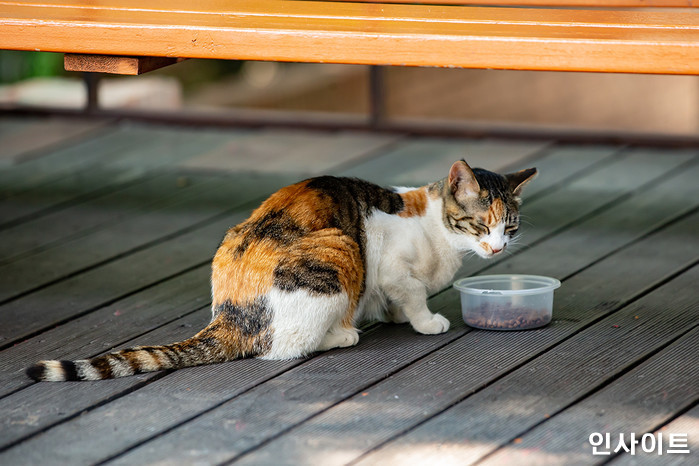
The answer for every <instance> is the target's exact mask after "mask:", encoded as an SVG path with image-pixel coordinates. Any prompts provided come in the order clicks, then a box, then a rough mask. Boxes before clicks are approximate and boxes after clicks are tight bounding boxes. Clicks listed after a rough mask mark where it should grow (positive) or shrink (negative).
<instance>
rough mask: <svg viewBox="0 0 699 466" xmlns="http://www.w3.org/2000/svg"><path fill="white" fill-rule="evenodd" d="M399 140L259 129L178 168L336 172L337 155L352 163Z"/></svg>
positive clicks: (362, 134) (303, 173) (349, 133)
mask: <svg viewBox="0 0 699 466" xmlns="http://www.w3.org/2000/svg"><path fill="white" fill-rule="evenodd" d="M402 139H403V136H402V135H380V134H372V133H365V132H356V131H337V132H314V131H300V130H284V129H261V130H260V131H258V132H257V133H256V135H255V137H254V138H246V139H237V140H234V141H231V143H230V144H227V145H225V146H223V147H219V148H216V149H214V150H210V151H205V152H202V153H201V154H200V155H198V156H197V157H193V158H191V159H189V160H186V161H184V162H182V163H180V164H179V166H181V167H184V168H188V169H195V170H203V171H216V172H221V171H246V172H262V173H288V174H294V175H296V176H298V177H303V176H307V175H308V174H309V173H327V172H330V171H334V170H336V169H337V167H338V155H341V156H342V157H343V158H346V159H347V160H350V161H352V163H355V159H356V158H364V157H371V156H372V154H374V153H375V152H376V151H379V152H380V153H383V152H385V150H386V148H388V147H391V146H393V145H395V144H398V143H399V142H400V141H401V140H402ZM280 154H283V159H280V157H279V156H280Z"/></svg>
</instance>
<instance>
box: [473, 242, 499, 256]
mask: <svg viewBox="0 0 699 466" xmlns="http://www.w3.org/2000/svg"><path fill="white" fill-rule="evenodd" d="M479 246H480V247H481V250H482V252H483V254H481V256H482V257H484V258H486V259H489V258H491V257H494V256H497V255H498V254H500V253H502V251H504V250H505V246H506V245H505V244H503V245H502V246H500V247H498V246H495V247H494V246H491V245H490V244H488V243H485V242H482V243H480V244H479Z"/></svg>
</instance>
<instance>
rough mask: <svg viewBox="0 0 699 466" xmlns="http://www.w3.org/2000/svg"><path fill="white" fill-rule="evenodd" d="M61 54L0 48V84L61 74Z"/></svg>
mask: <svg viewBox="0 0 699 466" xmlns="http://www.w3.org/2000/svg"><path fill="white" fill-rule="evenodd" d="M65 73H66V72H65V71H64V70H63V54H60V53H50V52H20V51H15V50H0V84H8V83H13V82H16V81H21V80H23V79H28V78H35V77H39V76H62V75H64V74H65Z"/></svg>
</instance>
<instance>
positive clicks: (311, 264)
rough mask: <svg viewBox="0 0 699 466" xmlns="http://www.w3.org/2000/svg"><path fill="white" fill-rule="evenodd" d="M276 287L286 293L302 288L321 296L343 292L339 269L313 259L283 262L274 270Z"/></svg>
mask: <svg viewBox="0 0 699 466" xmlns="http://www.w3.org/2000/svg"><path fill="white" fill-rule="evenodd" d="M274 286H276V287H277V288H279V289H281V290H284V291H296V290H298V289H300V288H303V289H306V290H309V291H311V292H314V293H320V294H335V293H339V292H340V291H342V287H341V285H340V277H339V274H338V271H337V269H335V268H334V267H332V266H331V265H328V264H325V263H323V262H320V261H315V260H313V259H302V260H300V261H296V262H292V261H283V262H282V263H280V264H279V265H277V267H276V268H275V269H274Z"/></svg>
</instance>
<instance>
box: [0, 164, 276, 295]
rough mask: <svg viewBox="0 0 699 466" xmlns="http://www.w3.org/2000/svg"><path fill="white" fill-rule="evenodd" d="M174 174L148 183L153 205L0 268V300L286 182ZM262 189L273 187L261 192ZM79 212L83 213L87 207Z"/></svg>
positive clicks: (155, 239)
mask: <svg viewBox="0 0 699 466" xmlns="http://www.w3.org/2000/svg"><path fill="white" fill-rule="evenodd" d="M179 177H180V175H178V174H174V175H172V176H170V177H166V178H165V179H164V180H163V181H164V183H153V184H155V185H156V186H157V187H158V188H160V191H159V192H158V193H157V196H158V202H157V204H156V205H153V206H150V207H147V206H143V209H141V210H140V211H139V212H137V213H136V214H134V215H131V216H129V217H127V218H124V219H122V220H121V221H117V222H114V223H112V224H109V225H107V227H106V228H100V229H95V230H93V231H90V232H89V234H88V235H86V236H79V237H76V238H73V239H72V240H68V241H64V242H62V243H60V244H58V245H56V247H53V248H50V249H45V250H43V251H41V252H39V253H38V254H36V255H32V256H28V257H25V258H20V259H18V260H16V261H13V262H10V263H7V264H5V265H3V266H0V273H2V274H4V275H5V276H6V279H5V280H4V281H3V283H2V287H0V300H2V301H8V300H10V299H13V298H16V297H18V296H22V295H25V294H26V293H28V292H31V291H32V290H39V289H41V288H42V287H45V286H47V285H49V284H52V283H56V282H57V281H59V280H62V279H63V278H64V277H67V276H72V275H75V274H77V273H80V272H82V271H85V270H89V269H90V268H92V267H94V266H95V265H97V264H100V263H104V262H106V261H109V260H112V259H114V258H117V257H120V256H123V255H125V254H129V253H130V252H132V251H137V250H139V249H141V248H143V247H145V246H147V245H149V244H156V243H157V242H158V241H160V240H163V239H166V238H169V237H171V236H172V235H176V234H177V233H178V232H180V231H182V230H185V229H187V228H191V227H192V226H194V225H197V224H199V223H201V222H206V221H207V220H210V219H212V218H215V217H216V216H218V215H221V213H222V212H225V211H226V210H229V209H231V208H233V207H235V206H236V205H238V206H240V205H242V204H244V203H246V202H248V201H250V200H251V199H254V198H257V197H259V196H261V195H264V194H265V192H269V191H271V190H273V189H274V188H275V187H281V186H282V185H283V184H285V183H284V182H283V181H282V182H281V183H280V182H279V180H278V179H274V180H273V181H272V182H271V183H269V182H267V181H268V180H260V179H259V177H251V176H249V175H245V176H238V177H230V178H214V179H212V178H211V177H196V176H190V177H188V179H189V184H188V185H187V186H186V187H180V186H178V185H177V179H178V178H179ZM168 178H169V180H168ZM168 181H169V182H168ZM151 186H152V185H151ZM258 186H259V187H260V189H259V190H258V189H256V188H257V187H258ZM265 187H266V188H268V189H269V188H272V189H269V191H265V190H263V188H265ZM84 213H85V214H88V213H89V210H85V211H84ZM223 232H225V230H222V232H221V234H223ZM212 244H216V242H214V243H212ZM59 264H60V267H59V266H58V265H59ZM29 301H31V300H29ZM20 305H23V304H22V303H20ZM24 305H26V303H24Z"/></svg>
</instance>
